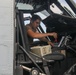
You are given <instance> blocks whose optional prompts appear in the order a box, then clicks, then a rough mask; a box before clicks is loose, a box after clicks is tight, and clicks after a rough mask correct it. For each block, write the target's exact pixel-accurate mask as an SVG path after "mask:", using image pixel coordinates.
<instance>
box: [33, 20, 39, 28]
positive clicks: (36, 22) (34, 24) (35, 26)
mask: <svg viewBox="0 0 76 75" xmlns="http://www.w3.org/2000/svg"><path fill="white" fill-rule="evenodd" d="M39 25H40V20H39V19H37V20H35V21H34V22H33V26H34V28H37V27H38V26H39Z"/></svg>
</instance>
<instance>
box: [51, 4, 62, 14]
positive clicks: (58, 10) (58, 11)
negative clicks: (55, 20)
mask: <svg viewBox="0 0 76 75" xmlns="http://www.w3.org/2000/svg"><path fill="white" fill-rule="evenodd" d="M50 9H51V10H52V12H54V13H57V14H63V12H62V11H61V10H60V9H59V8H58V7H57V6H56V5H55V4H54V3H53V4H52V5H50Z"/></svg>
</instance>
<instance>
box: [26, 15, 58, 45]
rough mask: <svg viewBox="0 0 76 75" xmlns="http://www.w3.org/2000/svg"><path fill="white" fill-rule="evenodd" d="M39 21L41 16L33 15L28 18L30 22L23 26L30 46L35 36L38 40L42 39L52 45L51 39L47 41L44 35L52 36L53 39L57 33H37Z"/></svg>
mask: <svg viewBox="0 0 76 75" xmlns="http://www.w3.org/2000/svg"><path fill="white" fill-rule="evenodd" d="M40 21H41V18H40V17H39V16H38V15H33V16H32V18H31V19H30V23H29V24H27V25H26V26H25V27H26V31H27V36H28V39H29V44H30V46H32V44H33V39H34V38H37V39H39V40H40V41H44V42H46V43H47V44H50V45H51V46H54V44H53V43H52V42H51V41H49V40H48V39H47V38H46V37H47V36H53V37H54V38H55V39H57V33H55V32H52V33H39V32H38V30H37V27H38V26H39V25H40Z"/></svg>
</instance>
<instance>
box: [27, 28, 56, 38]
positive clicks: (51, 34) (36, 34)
mask: <svg viewBox="0 0 76 75" xmlns="http://www.w3.org/2000/svg"><path fill="white" fill-rule="evenodd" d="M27 33H28V35H29V36H30V37H32V38H43V37H46V36H53V37H54V38H57V34H56V33H37V32H33V31H32V30H31V29H29V30H28V31H27Z"/></svg>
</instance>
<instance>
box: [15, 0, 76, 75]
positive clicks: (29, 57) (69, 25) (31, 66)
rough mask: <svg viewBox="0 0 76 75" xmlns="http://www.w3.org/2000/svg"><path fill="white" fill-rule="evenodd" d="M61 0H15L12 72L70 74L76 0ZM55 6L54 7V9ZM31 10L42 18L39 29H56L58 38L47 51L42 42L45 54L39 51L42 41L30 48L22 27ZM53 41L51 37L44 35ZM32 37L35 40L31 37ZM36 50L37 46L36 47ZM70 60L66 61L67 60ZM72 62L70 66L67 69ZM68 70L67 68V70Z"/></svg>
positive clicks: (75, 34)
mask: <svg viewBox="0 0 76 75" xmlns="http://www.w3.org/2000/svg"><path fill="white" fill-rule="evenodd" d="M60 1H61V0H47V1H46V0H16V23H17V24H16V44H17V51H16V65H17V69H16V71H17V72H16V75H25V74H26V73H27V75H61V74H62V75H68V74H70V75H73V74H75V71H74V72H73V71H72V70H73V69H74V70H75V68H74V66H75V65H74V64H75V63H76V61H75V59H76V30H75V29H76V25H75V24H76V4H75V2H74V1H71V0H69V1H67V0H65V2H66V3H67V4H68V5H69V6H70V9H71V11H70V10H69V8H67V7H66V6H64V7H63V5H62V3H61V2H60ZM56 9H57V10H56ZM33 14H37V15H39V16H40V17H41V18H42V22H41V23H40V25H39V27H38V30H39V32H41V33H47V32H57V33H58V40H57V42H55V43H54V44H55V45H54V47H53V48H50V50H52V52H51V53H50V52H48V53H47V52H46V51H48V50H49V49H48V47H49V46H46V50H45V55H43V53H44V51H41V50H42V49H43V47H44V45H41V46H39V47H38V48H39V49H40V52H42V54H41V55H39V54H40V53H38V52H37V47H34V48H35V50H33V52H31V51H30V49H31V48H30V46H29V43H28V38H27V35H26V34H27V33H26V30H25V28H24V26H25V25H26V24H28V23H29V22H30V18H31V16H32V15H33ZM46 38H47V39H49V40H51V41H52V42H54V39H53V38H52V37H46ZM34 41H35V42H36V41H39V40H38V39H34ZM38 51H39V50H38ZM69 62H70V63H69ZM72 65H73V69H71V70H70V71H69V70H68V69H69V68H70V67H71V66H72ZM67 70H68V72H67Z"/></svg>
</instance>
